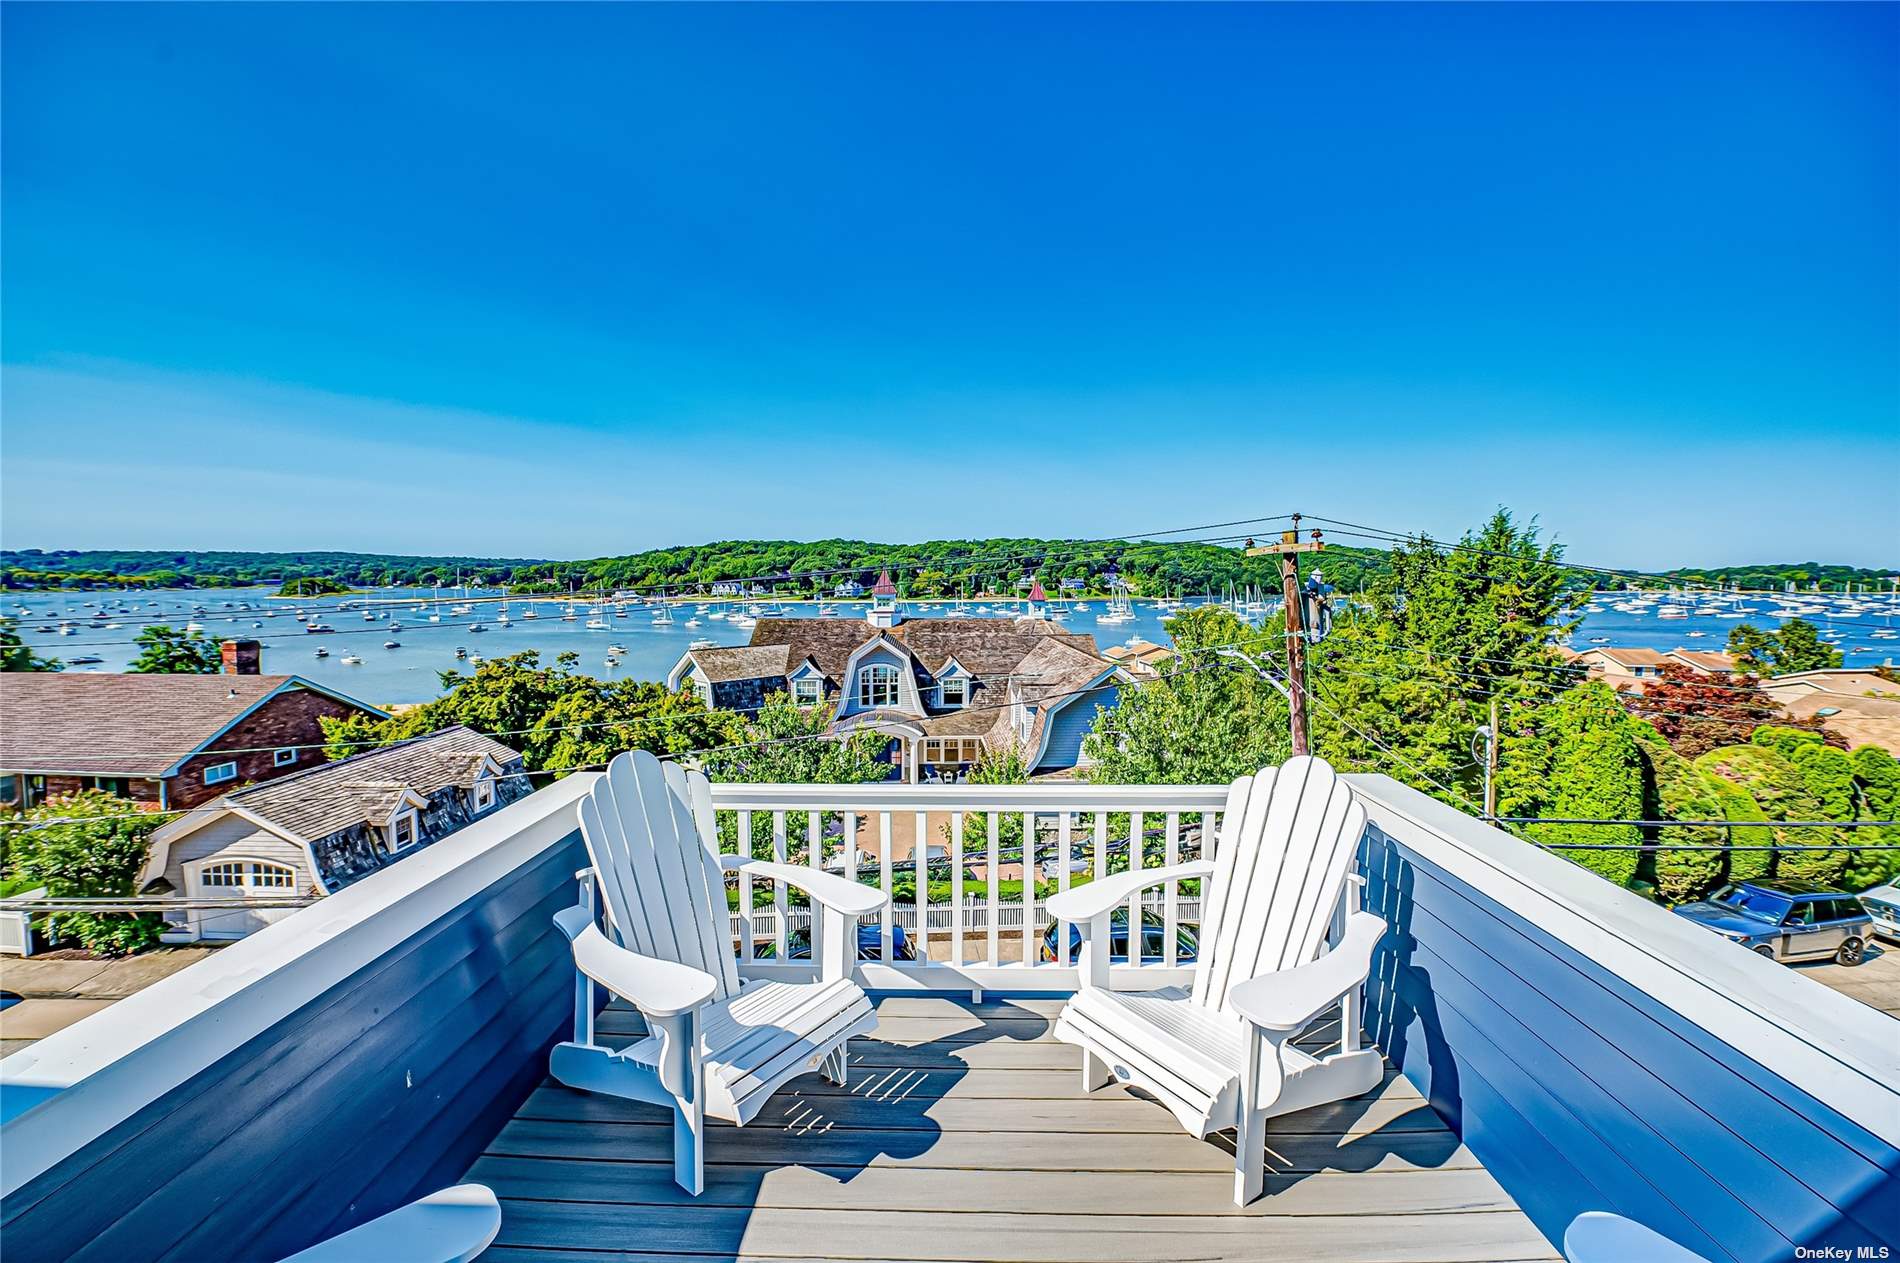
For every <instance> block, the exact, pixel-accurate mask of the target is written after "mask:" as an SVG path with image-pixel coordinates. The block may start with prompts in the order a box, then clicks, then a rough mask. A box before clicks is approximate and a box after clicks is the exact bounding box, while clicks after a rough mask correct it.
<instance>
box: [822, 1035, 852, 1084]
mask: <svg viewBox="0 0 1900 1263" xmlns="http://www.w3.org/2000/svg"><path fill="white" fill-rule="evenodd" d="M846 1047H847V1045H845V1044H839V1045H838V1046H837V1047H836V1048H834V1049H832V1050H831V1051H830V1052H828V1053H826V1054H825V1059H824V1061H823V1062H822V1063H821V1064H820V1065H819V1067H818V1074H819V1076H820V1077H821V1078H823V1079H826V1080H828V1081H830V1082H832V1083H835V1084H837V1085H838V1086H839V1087H841V1088H842V1087H845V1086H847V1085H846V1078H847V1076H848V1071H847V1069H846V1067H847V1065H848V1064H849V1061H850V1058H848V1057H847V1056H846V1055H845V1049H846Z"/></svg>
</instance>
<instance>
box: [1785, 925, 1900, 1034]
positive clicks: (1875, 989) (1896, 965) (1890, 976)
mask: <svg viewBox="0 0 1900 1263" xmlns="http://www.w3.org/2000/svg"><path fill="white" fill-rule="evenodd" d="M1792 968H1794V969H1796V970H1799V971H1800V973H1801V974H1802V976H1803V977H1807V978H1812V979H1814V980H1815V981H1816V982H1818V983H1821V984H1822V985H1824V986H1829V987H1832V988H1834V989H1835V990H1836V991H1838V992H1840V993H1841V994H1842V995H1846V996H1852V997H1853V998H1854V999H1856V1000H1859V1001H1860V1002H1861V1003H1862V1004H1866V1005H1871V1006H1872V1007H1874V1008H1876V1009H1879V1010H1881V1011H1882V1012H1884V1013H1886V1014H1888V1015H1890V1016H1892V1017H1896V1018H1900V944H1895V943H1879V944H1878V945H1875V944H1869V945H1868V948H1867V957H1866V959H1865V960H1863V961H1861V963H1860V964H1858V965H1855V966H1853V967H1852V968H1849V967H1848V966H1846V965H1837V964H1835V963H1834V962H1833V961H1831V960H1830V961H1820V962H1817V963H1815V964H1812V965H1795V966H1792Z"/></svg>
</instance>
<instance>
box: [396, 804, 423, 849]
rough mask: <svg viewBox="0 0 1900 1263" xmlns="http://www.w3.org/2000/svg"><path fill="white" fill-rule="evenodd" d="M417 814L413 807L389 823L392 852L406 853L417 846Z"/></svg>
mask: <svg viewBox="0 0 1900 1263" xmlns="http://www.w3.org/2000/svg"><path fill="white" fill-rule="evenodd" d="M417 836H418V834H417V831H416V813H415V809H414V808H413V807H412V808H410V809H409V810H408V811H405V812H403V813H402V814H401V815H399V816H396V817H394V818H393V819H391V820H390V822H389V849H390V851H391V852H392V853H393V852H396V851H406V850H408V849H409V848H410V847H412V846H414V845H415V844H416V838H417Z"/></svg>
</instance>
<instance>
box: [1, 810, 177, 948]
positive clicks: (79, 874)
mask: <svg viewBox="0 0 1900 1263" xmlns="http://www.w3.org/2000/svg"><path fill="white" fill-rule="evenodd" d="M159 823H160V821H159V819H158V818H157V817H156V816H153V815H149V814H146V813H142V812H140V811H139V808H138V804H136V803H132V802H128V801H126V800H125V799H123V798H115V797H113V796H112V795H111V794H105V793H100V792H99V791H97V790H87V791H85V792H83V793H79V794H73V795H71V796H69V797H64V798H54V799H51V800H49V801H47V802H44V803H41V804H40V805H39V806H37V807H34V808H32V809H30V810H29V811H27V812H26V813H25V815H24V816H22V817H21V818H20V819H19V820H18V821H17V822H13V823H10V824H9V825H7V826H6V829H7V833H8V835H9V836H8V839H7V853H8V860H9V863H10V864H12V866H13V868H14V870H15V871H16V872H17V873H18V874H19V875H20V876H21V877H25V878H27V879H29V880H31V881H33V882H35V883H37V884H40V885H44V886H45V887H46V893H47V894H48V895H50V896H53V897H55V898H130V897H131V896H132V894H133V893H134V892H133V889H132V884H133V882H134V881H136V880H137V878H138V873H139V869H140V868H141V867H142V866H143V865H144V863H145V853H146V845H147V840H148V839H149V838H150V837H151V834H152V831H153V830H154V829H156V828H157V827H158V825H159ZM56 930H57V932H58V933H59V934H60V935H62V936H65V935H71V936H72V937H74V938H77V939H78V940H79V941H80V943H82V944H83V945H84V946H85V947H86V948H87V949H88V950H90V951H95V952H98V953H99V954H100V955H102V956H124V955H128V954H130V953H132V952H136V951H142V950H143V949H145V948H147V947H150V946H151V945H152V944H153V943H156V942H157V941H158V936H159V934H160V933H161V932H162V931H163V926H162V923H161V922H160V919H159V918H158V917H157V916H154V915H152V914H149V913H126V912H67V913H61V914H59V916H58V918H57V922H56Z"/></svg>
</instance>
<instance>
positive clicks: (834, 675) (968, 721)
mask: <svg viewBox="0 0 1900 1263" xmlns="http://www.w3.org/2000/svg"><path fill="white" fill-rule="evenodd" d="M1031 595H1032V599H1031V600H1030V602H1029V612H1028V613H1027V614H1026V615H1025V616H1023V617H1021V618H1014V619H1010V618H916V619H907V618H905V617H904V615H903V612H902V611H901V610H900V608H899V606H898V602H897V599H896V597H897V589H896V586H895V585H894V584H892V582H891V578H890V575H889V573H888V572H887V573H885V574H882V575H880V576H879V578H878V582H877V583H876V584H875V585H874V586H873V587H872V589H871V596H872V600H871V607H870V609H869V610H868V611H867V612H866V615H865V617H863V618H861V619H860V618H761V619H760V620H759V621H758V624H757V625H756V626H755V627H754V628H753V629H752V639H751V642H750V643H749V644H746V645H735V646H730V647H723V648H699V649H689V650H687V651H686V653H685V654H683V655H682V656H681V658H680V660H679V662H678V663H677V664H675V665H674V667H673V669H672V671H671V672H669V673H668V675H667V687H669V688H673V689H680V688H691V689H693V690H694V691H695V692H697V693H698V694H699V695H700V697H702V698H703V699H705V701H706V703H707V705H709V706H712V707H715V708H717V709H722V710H740V711H752V710H757V709H758V708H759V707H761V706H763V705H764V704H765V702H766V700H767V699H768V698H769V697H771V696H772V695H773V694H776V693H787V694H789V695H790V696H791V698H792V700H793V701H794V702H795V703H796V704H797V705H799V706H803V707H813V706H830V707H832V708H833V716H832V721H831V730H832V731H833V732H836V733H852V732H876V733H881V734H883V735H885V736H887V737H888V738H889V743H888V745H887V747H886V749H887V751H888V753H889V757H890V760H891V766H892V777H893V779H902V780H908V781H917V780H924V779H931V778H940V777H944V776H960V775H963V774H965V773H967V772H968V771H969V769H970V768H971V767H972V766H973V765H975V764H976V763H978V762H980V761H981V760H982V759H983V758H984V757H985V756H987V755H992V754H1000V753H1002V752H1003V751H1004V750H1006V749H1013V750H1015V751H1017V752H1018V753H1020V754H1021V756H1022V758H1023V762H1024V765H1025V766H1026V767H1028V768H1030V769H1031V770H1032V771H1035V772H1061V771H1066V770H1070V769H1073V768H1074V767H1075V766H1076V765H1077V764H1078V763H1079V762H1080V761H1081V757H1082V738H1083V737H1084V736H1086V735H1087V733H1088V731H1089V730H1090V728H1092V727H1093V726H1094V722H1095V716H1096V714H1097V713H1098V712H1099V711H1101V710H1104V709H1108V708H1111V707H1113V706H1114V705H1115V701H1116V697H1117V692H1118V690H1119V689H1120V687H1121V686H1122V685H1123V684H1124V683H1126V682H1127V680H1128V678H1129V677H1128V674H1127V672H1125V671H1124V670H1123V669H1122V668H1121V667H1120V666H1119V665H1118V664H1117V663H1115V662H1113V661H1111V660H1110V659H1108V658H1106V657H1104V656H1102V654H1101V652H1100V651H1099V650H1098V649H1097V648H1096V646H1095V638H1094V637H1093V636H1090V635H1087V634H1086V633H1080V632H1071V631H1069V630H1067V629H1066V628H1064V627H1063V626H1062V625H1061V624H1059V623H1055V622H1051V621H1049V620H1048V619H1047V618H1045V617H1043V615H1044V613H1045V612H1046V610H1045V608H1044V607H1043V605H1042V603H1041V600H1040V599H1039V598H1040V597H1041V595H1042V593H1041V586H1040V585H1039V584H1038V585H1035V588H1034V590H1033V592H1032V594H1031Z"/></svg>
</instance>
